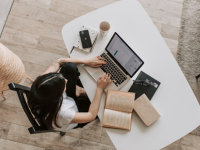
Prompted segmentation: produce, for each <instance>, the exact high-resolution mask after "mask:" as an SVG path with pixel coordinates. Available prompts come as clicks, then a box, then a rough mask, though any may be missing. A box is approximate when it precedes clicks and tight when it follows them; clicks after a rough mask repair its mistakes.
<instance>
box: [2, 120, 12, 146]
mask: <svg viewBox="0 0 200 150" xmlns="http://www.w3.org/2000/svg"><path fill="white" fill-rule="evenodd" d="M10 126H11V123H9V122H2V121H1V122H0V138H1V139H6V137H7V135H8V131H9V129H10ZM0 145H1V144H0Z"/></svg>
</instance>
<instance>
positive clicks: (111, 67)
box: [100, 53, 127, 86]
mask: <svg viewBox="0 0 200 150" xmlns="http://www.w3.org/2000/svg"><path fill="white" fill-rule="evenodd" d="M101 57H103V58H104V59H105V61H106V64H105V65H102V66H101V67H100V68H101V69H102V70H103V71H104V72H106V73H109V74H111V80H114V81H113V83H114V84H115V85H116V86H119V85H120V84H122V83H123V82H124V81H125V80H126V79H127V77H126V76H125V75H124V74H123V73H122V71H121V70H120V69H119V68H118V67H117V66H116V64H114V63H113V61H112V60H111V59H110V58H109V57H108V56H107V55H106V54H105V53H103V54H102V55H101Z"/></svg>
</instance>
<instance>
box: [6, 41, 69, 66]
mask: <svg viewBox="0 0 200 150" xmlns="http://www.w3.org/2000/svg"><path fill="white" fill-rule="evenodd" d="M5 46H6V47H8V48H9V49H10V50H11V51H13V52H14V53H15V54H16V55H17V56H19V58H20V59H21V60H22V61H26V62H30V63H34V64H38V65H43V66H47V67H48V66H50V65H51V64H52V63H53V62H54V61H55V60H57V59H58V58H63V57H66V56H64V55H58V54H53V53H49V52H45V51H41V50H37V49H32V48H28V47H23V46H14V45H5Z"/></svg>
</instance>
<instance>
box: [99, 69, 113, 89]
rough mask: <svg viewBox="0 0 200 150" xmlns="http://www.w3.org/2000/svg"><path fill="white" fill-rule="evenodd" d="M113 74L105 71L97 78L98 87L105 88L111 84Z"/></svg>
mask: <svg viewBox="0 0 200 150" xmlns="http://www.w3.org/2000/svg"><path fill="white" fill-rule="evenodd" d="M110 78H111V75H109V74H108V73H105V74H104V75H103V76H102V77H99V79H98V80H97V88H99V89H101V90H103V89H105V88H106V87H107V86H108V85H109V84H111V83H112V82H113V80H111V81H110Z"/></svg>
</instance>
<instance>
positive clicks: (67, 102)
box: [53, 93, 78, 131]
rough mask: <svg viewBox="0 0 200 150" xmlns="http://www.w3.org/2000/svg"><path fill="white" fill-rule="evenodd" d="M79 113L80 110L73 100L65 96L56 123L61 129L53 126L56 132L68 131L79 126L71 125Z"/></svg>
mask: <svg viewBox="0 0 200 150" xmlns="http://www.w3.org/2000/svg"><path fill="white" fill-rule="evenodd" d="M76 112H78V108H77V106H76V103H75V101H74V99H73V98H71V97H68V96H67V94H66V93H64V94H63V102H62V106H61V108H60V110H59V112H58V115H57V118H56V123H57V125H58V126H59V127H61V128H58V127H57V126H55V125H54V124H53V127H54V130H58V131H66V130H69V129H72V128H74V127H76V126H77V125H78V123H70V122H71V121H72V119H73V118H74V116H75V113H76Z"/></svg>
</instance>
